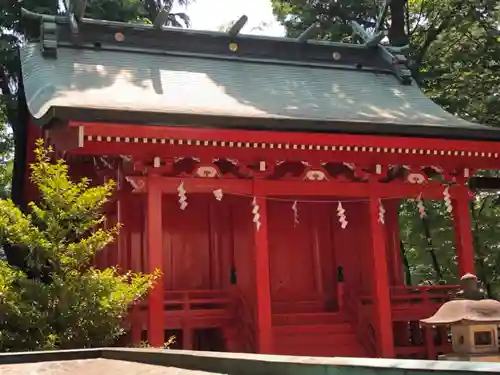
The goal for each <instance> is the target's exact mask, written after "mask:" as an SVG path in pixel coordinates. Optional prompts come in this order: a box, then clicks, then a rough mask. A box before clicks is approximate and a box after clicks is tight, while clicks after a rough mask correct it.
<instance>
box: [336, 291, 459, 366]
mask: <svg viewBox="0 0 500 375" xmlns="http://www.w3.org/2000/svg"><path fill="white" fill-rule="evenodd" d="M342 289H343V291H342V293H343V303H342V306H343V308H344V311H346V312H347V314H348V316H349V317H350V319H351V323H352V324H353V325H354V327H356V333H357V335H358V340H359V342H360V343H362V344H363V346H364V347H365V350H366V351H367V355H370V356H374V355H376V352H377V351H376V348H377V345H376V335H375V329H374V327H373V325H372V322H373V312H372V309H373V298H372V297H371V296H367V295H366V294H365V293H362V292H361V293H360V291H358V290H356V288H355V287H354V288H353V287H350V286H349V285H344V288H342ZM458 290H459V286H458V285H432V286H415V287H404V286H403V287H392V288H391V289H390V300H391V310H392V319H393V321H397V322H407V323H408V324H409V323H410V322H411V321H413V322H414V323H416V324H418V321H419V320H420V319H423V318H426V317H428V316H430V315H432V314H433V313H434V312H435V311H437V309H438V308H439V307H440V306H442V304H443V303H445V302H447V301H449V300H450V299H451V298H452V297H453V295H454V294H455V293H456V292H457V291H458ZM446 348H448V344H447V343H445V342H443V343H440V344H434V342H433V340H427V342H426V343H423V344H418V345H411V344H410V343H409V345H408V346H398V347H396V348H395V349H396V354H397V355H398V356H403V357H413V358H427V357H428V356H429V355H430V356H433V354H432V353H439V352H441V351H443V350H446Z"/></svg>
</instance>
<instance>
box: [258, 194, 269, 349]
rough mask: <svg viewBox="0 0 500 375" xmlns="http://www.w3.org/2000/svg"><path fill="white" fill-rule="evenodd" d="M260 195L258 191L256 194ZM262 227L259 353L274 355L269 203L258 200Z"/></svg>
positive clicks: (259, 256) (259, 231)
mask: <svg viewBox="0 0 500 375" xmlns="http://www.w3.org/2000/svg"><path fill="white" fill-rule="evenodd" d="M257 193H260V192H259V191H256V194H257ZM256 203H257V204H258V205H259V208H260V209H259V214H260V221H261V227H260V228H259V230H255V234H254V236H255V237H254V238H255V269H256V272H257V277H256V282H257V288H256V297H257V352H258V353H273V336H272V321H271V293H270V275H269V242H268V235H269V230H268V224H269V217H268V213H267V211H268V209H267V205H268V201H267V200H266V199H263V198H257V199H256Z"/></svg>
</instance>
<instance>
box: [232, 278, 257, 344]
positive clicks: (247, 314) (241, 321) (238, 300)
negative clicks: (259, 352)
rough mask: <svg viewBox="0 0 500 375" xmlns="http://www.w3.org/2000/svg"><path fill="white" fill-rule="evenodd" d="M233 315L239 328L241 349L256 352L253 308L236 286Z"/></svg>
mask: <svg viewBox="0 0 500 375" xmlns="http://www.w3.org/2000/svg"><path fill="white" fill-rule="evenodd" d="M231 294H232V303H233V316H234V318H235V319H236V326H237V329H238V341H239V344H240V345H239V346H240V348H239V350H240V351H242V352H246V353H255V351H256V343H255V318H254V314H253V308H252V306H250V305H249V304H248V302H247V301H246V299H245V297H244V295H243V293H241V291H240V290H239V289H238V288H236V287H234V288H233V290H232V293H231Z"/></svg>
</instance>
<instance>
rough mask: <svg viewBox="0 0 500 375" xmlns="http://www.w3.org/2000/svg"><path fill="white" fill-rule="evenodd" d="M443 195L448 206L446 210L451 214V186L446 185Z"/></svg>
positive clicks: (445, 204)
mask: <svg viewBox="0 0 500 375" xmlns="http://www.w3.org/2000/svg"><path fill="white" fill-rule="evenodd" d="M443 197H444V206H445V207H446V211H447V212H448V213H449V214H451V213H452V212H453V205H452V203H451V195H450V190H449V187H446V189H444V191H443Z"/></svg>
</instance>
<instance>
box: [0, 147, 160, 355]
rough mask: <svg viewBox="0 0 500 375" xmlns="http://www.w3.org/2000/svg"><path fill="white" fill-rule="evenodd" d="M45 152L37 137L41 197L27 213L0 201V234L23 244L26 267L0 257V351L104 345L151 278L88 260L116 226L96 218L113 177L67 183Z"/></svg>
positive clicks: (61, 167) (34, 174)
mask: <svg viewBox="0 0 500 375" xmlns="http://www.w3.org/2000/svg"><path fill="white" fill-rule="evenodd" d="M50 152H51V150H50V149H48V150H47V149H45V148H44V147H43V141H41V140H40V141H38V143H37V149H36V156H37V159H36V163H34V164H33V165H32V166H31V180H32V182H33V183H34V184H35V185H36V186H37V187H38V190H39V192H40V202H39V203H34V202H31V203H30V209H31V213H30V214H25V213H23V212H22V211H21V210H20V209H19V208H17V207H16V206H15V204H14V203H13V202H12V201H10V200H0V239H1V240H2V241H3V242H4V243H5V242H8V243H11V244H15V245H17V246H22V247H25V248H27V249H28V252H27V253H28V256H27V258H26V263H27V267H28V269H29V272H24V271H23V270H21V269H16V268H14V267H12V266H10V265H9V264H8V263H7V262H6V261H5V260H0V351H11V350H28V349H41V348H63V349H67V348H82V347H95V346H105V345H109V344H110V343H112V342H113V341H114V340H115V339H116V338H117V337H119V336H120V335H121V334H123V333H124V329H123V326H122V323H123V317H124V316H125V314H126V313H127V310H128V308H129V307H130V305H131V304H132V303H134V302H137V301H138V300H139V299H141V298H142V297H143V296H144V295H145V294H146V293H147V292H148V290H149V289H150V288H151V286H152V285H153V283H154V282H155V280H156V277H157V273H155V274H153V275H147V274H146V275H144V274H134V273H131V272H128V273H125V274H123V273H121V274H120V273H119V270H117V269H115V268H108V269H105V270H98V269H95V268H93V267H92V265H91V264H92V260H93V258H94V256H95V255H96V253H97V252H99V251H101V250H102V249H104V248H105V247H106V246H108V245H109V244H110V243H111V242H113V240H114V239H115V238H116V235H117V233H118V230H119V226H116V227H114V228H111V229H105V228H104V227H103V225H102V224H103V222H104V220H105V216H104V215H103V213H102V208H103V207H104V205H105V204H106V203H107V202H108V199H109V197H110V196H111V194H112V192H113V188H114V183H113V181H108V182H106V183H104V185H102V186H94V187H91V186H90V182H89V181H88V180H86V179H82V180H81V181H79V182H76V183H75V182H72V181H71V180H70V178H69V177H68V166H67V165H66V163H65V162H64V161H62V160H59V161H57V162H55V163H52V162H51V160H50Z"/></svg>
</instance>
